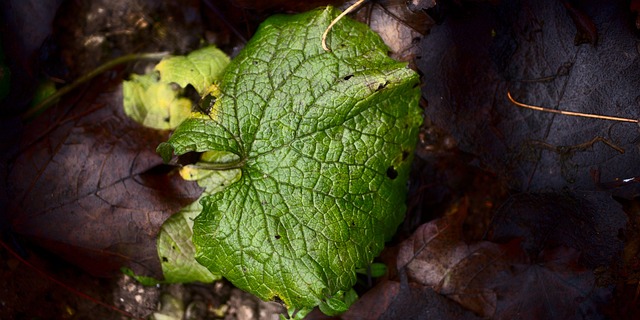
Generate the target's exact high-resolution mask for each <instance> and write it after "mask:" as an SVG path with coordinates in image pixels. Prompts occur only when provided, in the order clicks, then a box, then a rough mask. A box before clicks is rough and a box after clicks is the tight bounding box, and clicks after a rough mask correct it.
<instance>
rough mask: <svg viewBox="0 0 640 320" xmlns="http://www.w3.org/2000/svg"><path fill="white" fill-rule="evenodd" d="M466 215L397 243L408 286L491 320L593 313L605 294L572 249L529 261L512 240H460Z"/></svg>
mask: <svg viewBox="0 0 640 320" xmlns="http://www.w3.org/2000/svg"><path fill="white" fill-rule="evenodd" d="M465 210H466V208H465V207H464V205H463V206H461V207H460V208H458V209H455V208H454V210H452V211H451V212H450V213H449V214H448V215H447V216H446V217H444V218H442V219H440V220H435V221H432V222H429V223H427V224H425V225H423V226H421V227H420V228H418V230H416V232H415V233H414V235H413V236H412V237H411V238H410V239H408V240H407V241H405V242H404V243H403V244H402V247H401V249H400V253H399V255H398V267H399V268H401V267H404V268H406V272H407V275H408V277H409V281H413V282H416V283H420V284H422V285H424V286H427V287H430V288H433V289H434V290H435V291H436V292H438V293H440V294H442V295H444V296H446V297H448V298H450V299H453V300H455V301H456V302H458V303H460V304H461V305H462V306H464V307H465V308H467V309H469V310H472V311H474V312H475V313H477V314H479V315H481V316H482V317H490V318H492V319H514V318H517V319H571V318H575V317H579V316H584V315H587V314H591V313H593V312H594V311H595V310H596V307H597V305H598V304H599V303H601V302H602V297H601V295H603V294H606V293H607V292H609V291H608V290H607V289H597V288H596V287H595V277H594V275H593V273H592V271H590V270H588V269H586V268H584V267H582V266H581V265H580V264H579V263H578V257H579V254H578V252H577V251H576V250H574V249H570V248H566V247H558V248H555V249H551V250H545V251H543V252H541V253H540V255H538V256H533V257H530V256H529V255H527V254H526V253H525V252H524V251H523V250H522V249H521V247H520V240H517V239H516V240H513V241H511V242H509V243H506V244H498V243H493V242H489V241H481V242H475V243H466V242H464V241H462V238H461V237H460V236H461V221H460V220H461V219H464V216H465ZM456 239H457V240H456Z"/></svg>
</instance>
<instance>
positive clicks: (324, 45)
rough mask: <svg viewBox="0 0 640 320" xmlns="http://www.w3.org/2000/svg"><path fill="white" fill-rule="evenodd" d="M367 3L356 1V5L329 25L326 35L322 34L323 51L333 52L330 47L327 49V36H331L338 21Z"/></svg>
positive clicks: (362, 0)
mask: <svg viewBox="0 0 640 320" xmlns="http://www.w3.org/2000/svg"><path fill="white" fill-rule="evenodd" d="M365 1H366V0H358V1H356V2H355V3H354V4H352V5H351V6H349V8H347V10H345V11H344V12H342V13H341V14H340V15H338V16H337V17H336V18H335V19H333V21H331V23H330V24H329V26H328V27H327V29H326V30H324V33H323V34H322V49H324V51H326V52H331V49H329V47H327V36H328V35H329V31H330V30H331V28H333V26H334V25H335V24H336V23H338V21H340V19H342V17H344V16H346V15H348V14H349V13H350V12H351V11H353V10H355V9H356V8H357V7H359V6H360V5H361V4H362V3H363V2H365Z"/></svg>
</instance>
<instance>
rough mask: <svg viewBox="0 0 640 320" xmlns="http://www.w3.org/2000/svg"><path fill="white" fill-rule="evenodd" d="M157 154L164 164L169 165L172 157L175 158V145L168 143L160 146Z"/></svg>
mask: <svg viewBox="0 0 640 320" xmlns="http://www.w3.org/2000/svg"><path fill="white" fill-rule="evenodd" d="M156 152H157V153H158V154H160V156H161V157H162V161H164V163H169V161H171V157H173V145H171V144H170V143H168V142H163V143H161V144H159V145H158V147H157V148H156Z"/></svg>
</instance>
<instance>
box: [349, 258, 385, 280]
mask: <svg viewBox="0 0 640 320" xmlns="http://www.w3.org/2000/svg"><path fill="white" fill-rule="evenodd" d="M356 272H357V273H359V274H364V275H368V276H371V277H374V278H379V277H382V276H384V274H385V273H387V266H386V265H385V264H384V263H377V262H376V263H372V264H371V265H369V266H368V267H367V268H360V269H357V270H356Z"/></svg>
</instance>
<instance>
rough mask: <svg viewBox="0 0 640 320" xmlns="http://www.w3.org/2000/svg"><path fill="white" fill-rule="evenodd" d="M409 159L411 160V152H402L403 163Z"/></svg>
mask: <svg viewBox="0 0 640 320" xmlns="http://www.w3.org/2000/svg"><path fill="white" fill-rule="evenodd" d="M407 158H409V152H408V151H402V161H405V160H407Z"/></svg>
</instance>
